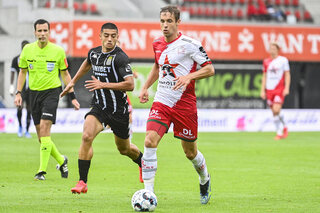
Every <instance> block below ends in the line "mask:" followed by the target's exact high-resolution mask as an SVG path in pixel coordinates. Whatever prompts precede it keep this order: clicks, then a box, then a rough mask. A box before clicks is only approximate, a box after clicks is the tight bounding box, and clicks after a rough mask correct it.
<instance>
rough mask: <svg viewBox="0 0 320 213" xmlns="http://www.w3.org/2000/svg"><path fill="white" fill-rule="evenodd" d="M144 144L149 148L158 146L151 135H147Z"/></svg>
mask: <svg viewBox="0 0 320 213" xmlns="http://www.w3.org/2000/svg"><path fill="white" fill-rule="evenodd" d="M144 146H145V147H147V148H155V147H157V143H156V142H155V141H154V140H152V138H151V137H150V136H149V137H148V136H147V137H146V138H145V140H144Z"/></svg>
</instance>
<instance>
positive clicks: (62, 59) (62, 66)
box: [59, 49, 68, 71]
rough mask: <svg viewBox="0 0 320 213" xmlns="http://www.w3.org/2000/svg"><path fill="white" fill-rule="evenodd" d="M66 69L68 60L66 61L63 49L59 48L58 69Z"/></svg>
mask: <svg viewBox="0 0 320 213" xmlns="http://www.w3.org/2000/svg"><path fill="white" fill-rule="evenodd" d="M67 69H68V62H67V57H66V53H65V52H64V50H63V49H61V50H60V60H59V70H60V71H65V70H67Z"/></svg>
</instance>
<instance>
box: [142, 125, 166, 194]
mask: <svg viewBox="0 0 320 213" xmlns="http://www.w3.org/2000/svg"><path fill="white" fill-rule="evenodd" d="M153 129H159V131H158V132H157V131H155V130H153ZM166 131H167V128H166V127H165V126H163V125H161V124H159V123H156V122H154V121H151V122H148V123H147V133H146V137H145V140H144V153H143V156H142V178H143V182H144V188H145V189H147V190H150V191H152V192H154V180H155V176H156V171H157V167H158V162H157V147H158V144H159V142H160V140H161V138H162V136H163V135H164V133H165V132H166Z"/></svg>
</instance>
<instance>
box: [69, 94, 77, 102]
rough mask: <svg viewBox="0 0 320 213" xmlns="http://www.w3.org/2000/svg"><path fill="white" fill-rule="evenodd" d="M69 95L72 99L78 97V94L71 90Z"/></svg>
mask: <svg viewBox="0 0 320 213" xmlns="http://www.w3.org/2000/svg"><path fill="white" fill-rule="evenodd" d="M69 97H70V98H71V100H73V99H76V95H75V94H74V92H70V93H69Z"/></svg>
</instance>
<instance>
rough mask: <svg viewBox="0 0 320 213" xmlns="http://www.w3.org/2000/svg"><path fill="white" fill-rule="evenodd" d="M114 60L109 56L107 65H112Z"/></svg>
mask: <svg viewBox="0 0 320 213" xmlns="http://www.w3.org/2000/svg"><path fill="white" fill-rule="evenodd" d="M112 59H113V56H109V57H108V59H107V62H106V65H111V62H112Z"/></svg>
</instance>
